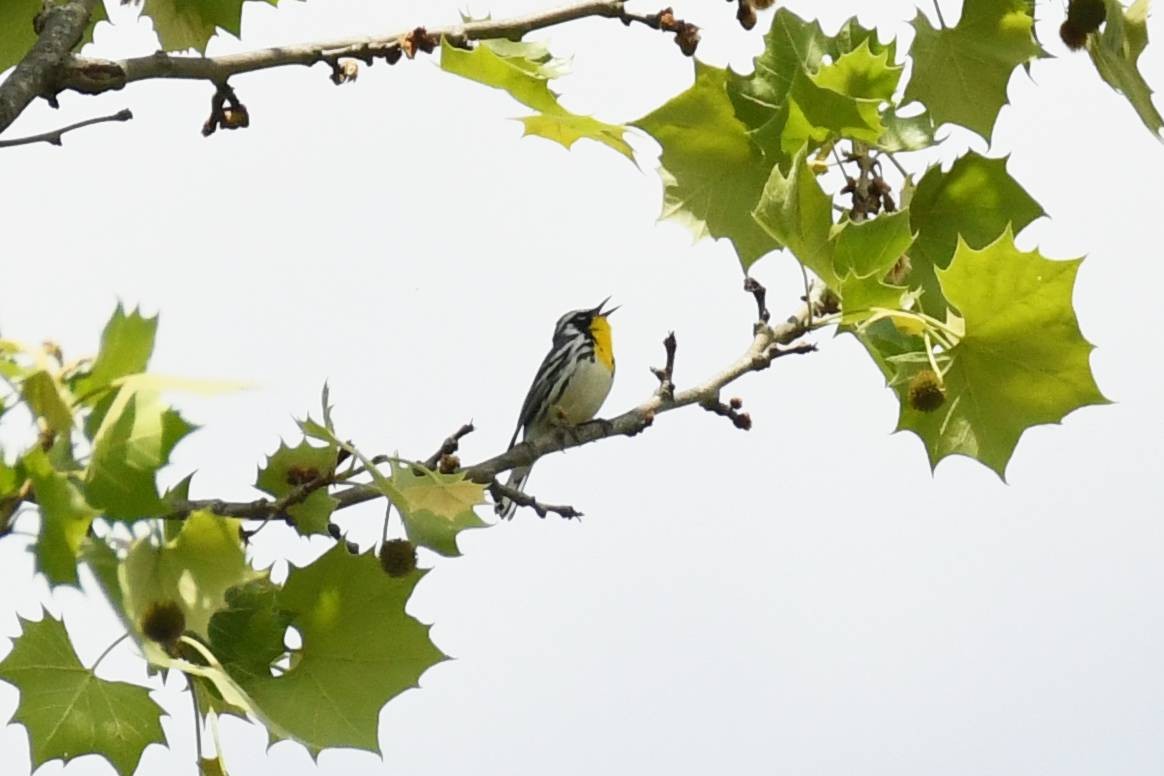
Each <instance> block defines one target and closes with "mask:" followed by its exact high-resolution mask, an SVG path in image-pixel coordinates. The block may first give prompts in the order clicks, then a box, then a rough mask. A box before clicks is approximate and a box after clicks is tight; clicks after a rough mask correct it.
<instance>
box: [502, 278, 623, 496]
mask: <svg viewBox="0 0 1164 776" xmlns="http://www.w3.org/2000/svg"><path fill="white" fill-rule="evenodd" d="M607 301H608V300H605V299H604V300H603V301H602V304H600V305H598V306H597V307H595V308H592V309H589V310H574V311H573V312H569V313H566V314H565V315H563V316H562V317H561V318H559V319H558V323H557V325H556V326H555V327H554V340H553V343H552V345H551V346H550V352H549V353H547V354H546V357H545V358H544V359H543V360H542V364H541V366H540V367H538V372H537V375H536V376H535V377H534V380H533V384H532V385H530V388H529V392H528V393H527V394H526V397H525V402H524V403H523V404H522V407H521V413H520V415H519V416H518V420H517V428H515V429H514V432H513V438H512V439H510V441H509V446H510V447H511V448H512V447H513V446H514V445H515V444H517V437H518V435H519V434H520V435H521V436H522V439H523V441H524V440H529V439H536V438H537V437H540V436H543V435H545V434H548V433H551V432H553V431H554V430H555V429H559V428H562V427H569V426H576V425H578V424H579V423H585V422H586V421H588V420H590V419H591V418H593V417H594V416H595V415H596V414H597V413H598V410H599V408H601V407H602V402H603V401H605V400H606V395H607V394H608V393H610V386H611V384H612V383H613V382H614V354H613V350H612V348H611V337H610V324H609V322H608V321H607V316H608V315H610V314H611V313H612V312H614V310H615V309H617V308H612V309H610V310H607V311H605V312H603V310H602V307H603V305H605V304H606V302H607ZM528 478H529V467H518V468H516V469H514V470H513V471H511V472H510V474H509V482H508V485H509V486H510V487H513V488H516V489H518V490H522V489H523V488H524V486H525V482H526V480H527V479H528ZM515 508H516V505H515V504H514V503H513V502H511V501H510V500H509V499H502V500H501V501H499V502H498V503H497V507H496V509H497V513H498V514H500V515H501V516H502V517H503V518H506V519H508V518H510V517H512V516H513V511H514V509H515Z"/></svg>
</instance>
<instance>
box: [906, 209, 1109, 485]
mask: <svg viewBox="0 0 1164 776" xmlns="http://www.w3.org/2000/svg"><path fill="white" fill-rule="evenodd" d="M1081 261H1082V259H1075V260H1071V261H1051V260H1048V259H1046V258H1044V257H1043V256H1041V255H1040V254H1039V253H1038V252H1037V251H1030V252H1023V251H1020V250H1018V248H1017V247H1016V246H1015V244H1014V235H1013V233H1012V232H1011V230H1010V229H1009V228H1008V229H1006V230H1005V231H1004V232H1003V233H1002V235H1001V236H1000V237H999V238H998V239H997V240H995V241H994V242H992V243H991V244H990V245H987V246H986V247H984V248H982V249H974V248H972V247H970V246H969V245H968V244H967V243H966V242H964V241H960V242H959V243H958V248H957V251H956V252H955V255H954V259H953V261H951V262H950V266H949V268H947V269H945V270H939V272H938V279H939V281H940V282H941V286H942V291H943V293H944V294H945V296H946V298H947V299H948V300H949V302H950V304H951V305H952V306H953V307H955V308H957V310H958V312H959V313H960V314H961V315H962V317H963V319H964V323H965V333H964V335H963V336H962V337H961V339H960V341H959V342H958V343H957V345H955V346H954V348H953V349H951V350H950V351H949V352H948V353H947V354H945V355H946V356H947V357H948V358H949V362H950V363H949V366H948V371H946V374H945V387H946V402H945V404H944V405H943V406H941V407H939V408H938V409H937V410H936V411H934V412H929V413H925V412H920V411H918V410H916V409H913V408H912V407H910V406H909V403H908V401H907V400H906V397H905V394H904V390H905V389H904V388H899V389H898V390H899V395H900V397H901V399H902V404H901V413H900V416H899V419H898V430H899V431H901V430H908V431H912V432H914V433H915V434H917V435H918V436H919V437H920V438H921V440H922V442H923V443H924V444H925V447H926V452H927V454H928V456H929V460H930V466H931V467H935V466H937V464H938V462H939V461H941V460H942V459H943V458H945V457H946V456H948V455H966V456H969V457H971V458H975V459H977V460H979V461H981V462H982V463H984V464H985V465H987V466H988V467H990V468H991V469H993V470H994V471H995V472H996V473H997V474H998V475H999V476H1000V477H1004V478H1005V472H1006V466H1007V463H1008V462H1009V460H1010V457H1011V454H1012V453H1013V452H1014V448H1015V446H1016V445H1017V444H1018V440H1019V437H1020V436H1021V435H1022V433H1023V431H1025V430H1026V429H1027V428H1030V427H1031V426H1035V425H1039V424H1045V423H1058V422H1059V421H1061V420H1062V419H1063V417H1064V416H1065V415H1067V414H1068V413H1069V412H1071V411H1073V410H1075V409H1078V408H1079V407H1083V406H1086V405H1089V404H1105V403H1107V399H1105V398H1104V396H1103V394H1101V393H1100V391H1099V388H1098V387H1097V386H1096V384H1095V378H1094V377H1093V375H1092V372H1091V365H1090V354H1091V350H1092V345H1091V344H1090V343H1088V342H1087V340H1085V339H1084V338H1083V335H1082V333H1081V332H1080V330H1079V323H1078V321H1077V320H1076V318H1075V311H1074V309H1072V306H1071V295H1072V289H1073V286H1074V282H1075V274H1076V272H1077V271H1078V269H1079V264H1080V262H1081Z"/></svg>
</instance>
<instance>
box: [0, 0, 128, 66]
mask: <svg viewBox="0 0 1164 776" xmlns="http://www.w3.org/2000/svg"><path fill="white" fill-rule="evenodd" d="M43 7H44V0H4V2H2V3H0V73H2V72H4V71H5V70H7V69H8V68H10V67H12V66H13V65H15V64H16V63H17V62H19V61H20V60H21V59H23V58H24V55H25V54H27V53H28V50H29V49H31V48H32V44H34V43H36V32H35V31H34V30H33V28H32V21H33V19H35V18H36V16H37V14H39V13H40V11H41V9H42V8H43ZM108 18H109V17H108V16H106V14H105V3H104V2H99V3H97V5H96V6H94V8H93V13H92V14H91V15H90V17H89V25H88V26H87V27H86V28H85V32H84V34H83V35H82V36H81V42H80V43H79V44H77V47H78V48H80V47H81V46H84V45H85V44H86V43H92V42H93V28H94V27H95V26H97V23H98V22H103V21H107V20H108Z"/></svg>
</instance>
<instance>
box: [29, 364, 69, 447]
mask: <svg viewBox="0 0 1164 776" xmlns="http://www.w3.org/2000/svg"><path fill="white" fill-rule="evenodd" d="M20 393H21V396H22V397H23V398H24V403H25V404H27V405H28V409H29V411H30V412H32V414H33V415H34V416H36V417H38V418H40V419H41V420H43V421H44V423H45V425H46V426H48V427H49V428H50V429H51V430H53V431H55V432H56V433H58V434H63V435H65V436H68V433H69V431H70V429H72V427H73V410H72V409H71V408H70V407H69V403H70V402H69V398H68V391H67V389H66V388H65V386H63V385H61V383H60V382H59V381H58V380H57V379H56V377H54V376H53V375H51V374H49V373H48V372H47V371H45V370H43V369H42V370H40V371H38V372H33V373H32V374H31V375H29V376H28V377H26V378H25V379H24V382H22V383H21V384H20Z"/></svg>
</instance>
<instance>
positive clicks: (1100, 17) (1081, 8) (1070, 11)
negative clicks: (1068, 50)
mask: <svg viewBox="0 0 1164 776" xmlns="http://www.w3.org/2000/svg"><path fill="white" fill-rule="evenodd" d="M1067 18H1068V19H1069V20H1070V21H1071V22H1072V23H1074V24H1076V25H1078V27H1079V29H1081V30H1083V31H1084V32H1095V31H1096V30H1098V29H1099V25H1101V24H1103V22H1104V19H1106V18H1107V8H1106V6H1105V5H1104V2H1103V0H1071V3H1070V4H1069V5H1068V6H1067Z"/></svg>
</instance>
